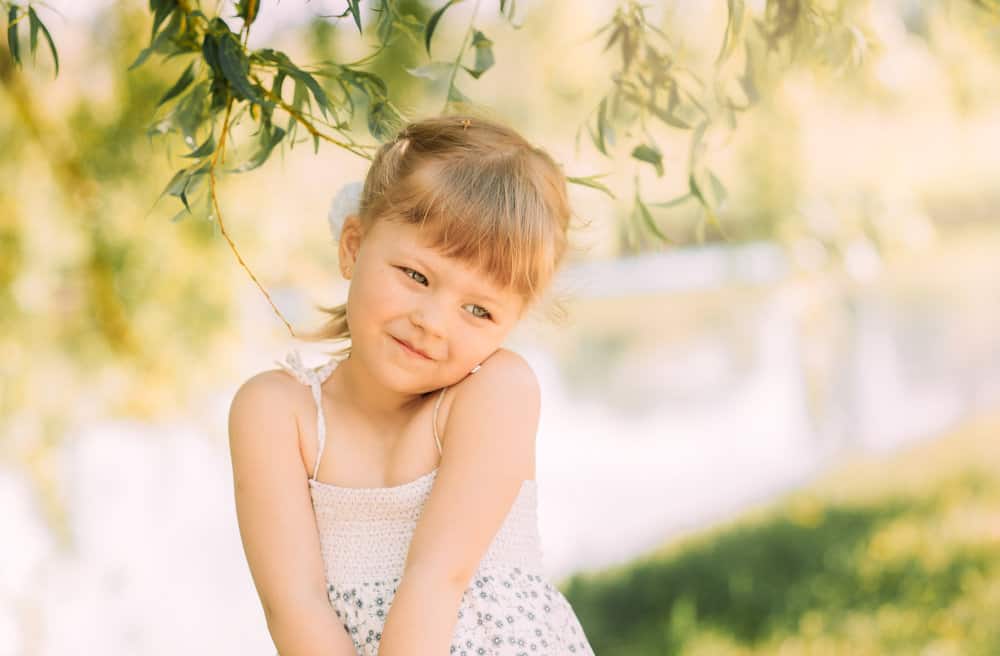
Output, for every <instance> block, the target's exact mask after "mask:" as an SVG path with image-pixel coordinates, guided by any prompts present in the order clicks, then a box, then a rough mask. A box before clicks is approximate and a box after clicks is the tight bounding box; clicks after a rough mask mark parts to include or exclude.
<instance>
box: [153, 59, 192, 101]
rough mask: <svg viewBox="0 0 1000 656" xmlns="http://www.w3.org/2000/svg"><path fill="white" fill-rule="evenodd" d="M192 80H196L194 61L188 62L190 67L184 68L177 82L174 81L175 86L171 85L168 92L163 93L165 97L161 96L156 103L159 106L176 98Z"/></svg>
mask: <svg viewBox="0 0 1000 656" xmlns="http://www.w3.org/2000/svg"><path fill="white" fill-rule="evenodd" d="M192 82H194V62H191V63H190V64H188V67H187V68H185V69H184V72H183V73H181V76H180V77H179V78H178V79H177V81H176V82H174V86H172V87H170V88H169V89H168V90H167V92H166V93H165V94H163V97H162V98H160V101H159V102H158V103H156V106H157V107H159V106H160V105H162V104H163V103H165V102H167V101H169V100H171V99H173V98H176V97H177V96H178V95H180V93H181V92H183V91H184V90H185V89H187V88H188V87H189V86H190V85H191V83H192Z"/></svg>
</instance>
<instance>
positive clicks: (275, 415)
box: [229, 368, 312, 434]
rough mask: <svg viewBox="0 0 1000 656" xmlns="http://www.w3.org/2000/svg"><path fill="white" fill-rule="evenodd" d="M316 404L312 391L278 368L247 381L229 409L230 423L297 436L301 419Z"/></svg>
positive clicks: (237, 391)
mask: <svg viewBox="0 0 1000 656" xmlns="http://www.w3.org/2000/svg"><path fill="white" fill-rule="evenodd" d="M311 401H312V397H311V394H310V391H309V388H308V387H306V386H305V385H303V384H302V383H300V382H299V381H298V380H296V379H295V377H293V376H292V375H291V374H289V373H288V372H287V371H285V370H283V369H280V368H274V369H267V370H264V371H260V372H258V373H256V374H253V375H252V376H250V377H249V378H248V379H246V380H245V381H244V382H243V383H242V384H241V385H240V386H239V387H238V388H237V390H236V393H235V394H234V395H233V400H232V402H231V404H230V409H229V423H230V426H232V425H233V424H234V423H239V424H242V425H256V426H259V427H261V428H267V429H270V430H271V431H272V434H273V432H274V431H277V430H281V432H284V431H285V430H289V429H290V430H291V431H292V432H293V433H294V434H297V432H298V431H297V426H298V425H299V417H300V416H307V415H304V414H303V413H304V412H306V411H307V410H308V404H309V403H310V402H311Z"/></svg>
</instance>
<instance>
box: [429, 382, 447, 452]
mask: <svg viewBox="0 0 1000 656" xmlns="http://www.w3.org/2000/svg"><path fill="white" fill-rule="evenodd" d="M447 391H448V388H447V387H442V388H441V393H440V394H438V397H437V401H435V402H434V413H433V415H432V416H431V427H432V428H433V429H434V441H435V442H437V447H438V455H442V451H441V438H440V437H438V408H439V407H440V406H441V399H443V398H444V393H445V392H447Z"/></svg>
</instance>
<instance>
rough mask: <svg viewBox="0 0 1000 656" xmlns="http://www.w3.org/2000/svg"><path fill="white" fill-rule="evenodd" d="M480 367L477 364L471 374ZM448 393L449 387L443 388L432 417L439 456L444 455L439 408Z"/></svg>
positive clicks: (432, 426)
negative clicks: (439, 430) (440, 434)
mask: <svg viewBox="0 0 1000 656" xmlns="http://www.w3.org/2000/svg"><path fill="white" fill-rule="evenodd" d="M480 366H481V365H478V364H477V365H476V366H475V367H473V368H472V371H470V372H469V373H470V374H474V373H476V372H477V371H479V367H480ZM447 391H448V388H447V387H442V388H441V393H440V394H438V397H437V400H436V401H434V412H433V413H432V415H431V428H433V429H434V441H435V442H437V448H438V455H442V454H443V452H442V450H441V437H440V436H439V435H438V408H439V407H441V399H443V398H444V393H445V392H447Z"/></svg>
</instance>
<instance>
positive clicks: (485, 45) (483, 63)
mask: <svg viewBox="0 0 1000 656" xmlns="http://www.w3.org/2000/svg"><path fill="white" fill-rule="evenodd" d="M472 46H473V47H474V48H475V49H476V66H475V68H472V69H470V68H468V67H467V66H463V67H462V68H464V69H465V70H466V71H467V72H468V73H469V75H471V76H472V77H474V78H476V79H477V80H478V79H479V76H480V75H482V74H483V73H485V72H486V71H488V70H489V69H490V68H492V67H493V63H494V59H493V42H492V41H490V40H489V38H487V37H486V35H485V34H483V33H482V32H480V31H479V30H476V31H475V34H473V37H472Z"/></svg>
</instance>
